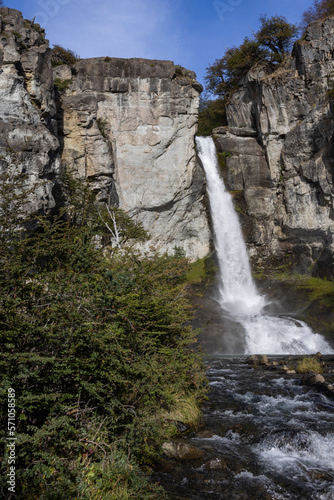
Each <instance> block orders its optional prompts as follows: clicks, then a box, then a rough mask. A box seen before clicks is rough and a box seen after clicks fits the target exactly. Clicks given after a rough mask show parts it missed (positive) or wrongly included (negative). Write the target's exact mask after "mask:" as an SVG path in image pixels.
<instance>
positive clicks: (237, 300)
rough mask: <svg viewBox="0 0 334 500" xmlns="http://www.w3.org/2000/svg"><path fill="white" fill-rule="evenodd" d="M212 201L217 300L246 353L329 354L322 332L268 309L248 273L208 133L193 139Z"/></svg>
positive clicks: (236, 223) (243, 247) (238, 230)
mask: <svg viewBox="0 0 334 500" xmlns="http://www.w3.org/2000/svg"><path fill="white" fill-rule="evenodd" d="M196 142H197V147H198V153H199V157H200V159H201V161H202V164H203V167H204V170H205V174H206V178H207V191H208V195H209V200H210V210H211V218H212V224H213V229H214V240H215V249H216V254H217V259H218V266H219V280H220V281H219V286H218V291H219V296H218V301H219V304H220V306H221V309H222V313H223V314H225V315H227V316H228V317H229V319H230V320H232V321H235V322H237V323H238V324H239V326H240V328H241V329H242V330H243V334H244V342H243V349H244V353H245V354H252V353H259V352H260V353H266V354H303V353H304V354H307V353H315V352H317V351H320V352H322V353H323V354H326V353H327V354H329V353H332V352H333V351H332V349H331V347H330V346H329V345H328V343H327V342H326V341H325V340H324V338H323V337H322V336H321V335H318V334H315V333H314V332H313V331H312V330H311V328H309V327H308V326H307V325H306V324H305V323H304V322H303V321H297V320H294V319H291V318H289V317H277V316H275V315H272V314H268V312H267V311H266V310H267V309H269V307H270V303H269V301H268V300H267V299H266V298H265V297H264V296H262V295H260V294H259V293H258V291H257V289H256V286H255V284H254V281H253V279H252V275H251V269H250V265H249V259H248V254H247V248H246V245H245V242H244V239H243V234H242V231H241V227H240V223H239V220H238V216H237V214H236V212H235V210H234V206H233V201H232V197H231V195H230V194H229V193H228V192H227V191H226V189H225V186H224V183H223V180H222V179H221V177H220V175H219V167H218V163H217V157H216V150H215V145H214V142H213V140H212V138H211V137H198V138H197V139H196Z"/></svg>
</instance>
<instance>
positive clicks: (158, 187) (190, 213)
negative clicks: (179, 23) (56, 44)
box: [0, 7, 209, 260]
mask: <svg viewBox="0 0 334 500" xmlns="http://www.w3.org/2000/svg"><path fill="white" fill-rule="evenodd" d="M0 15H1V22H0V63H1V68H0V102H1V106H0V127H1V137H0V148H1V153H2V156H3V157H4V158H6V157H7V158H8V154H9V149H12V150H15V151H17V152H19V162H20V165H22V168H23V169H24V170H25V171H26V172H27V173H28V175H29V182H30V184H31V185H33V184H34V183H35V182H36V181H38V180H43V181H44V182H43V183H42V184H41V187H38V188H36V190H35V193H34V196H33V197H32V200H31V203H32V209H34V210H41V209H44V210H50V209H52V208H54V207H56V206H57V204H59V203H60V200H61V193H60V188H59V185H60V183H59V179H60V178H61V175H62V173H63V172H64V171H65V170H68V171H71V172H72V173H74V174H75V175H77V176H79V177H81V178H88V179H89V180H90V181H91V183H92V186H93V189H95V190H96V191H97V193H98V198H99V200H100V201H104V202H107V203H111V204H117V205H118V206H119V207H120V208H122V209H124V210H126V211H127V212H128V213H129V214H130V215H131V216H132V217H134V218H135V219H137V220H139V221H141V222H142V223H143V225H144V227H145V228H146V229H147V230H148V231H149V233H150V240H149V241H148V243H147V248H149V247H150V246H153V247H154V248H156V249H158V250H159V251H160V252H164V251H168V252H172V251H173V249H174V247H181V248H183V249H184V251H185V252H186V254H187V255H188V256H189V257H190V258H191V259H192V260H195V259H197V258H201V257H204V256H205V255H206V254H207V253H208V250H209V228H208V223H207V218H206V212H205V207H204V206H203V203H202V202H203V197H204V184H205V183H204V174H203V171H202V169H201V167H200V166H199V165H198V163H197V160H196V154H195V149H194V135H195V133H196V130H197V109H198V103H199V93H200V91H201V87H200V85H199V84H198V83H197V82H196V81H195V74H194V73H192V72H189V71H188V72H187V71H182V70H180V69H179V68H176V67H175V66H174V63H172V62H170V61H156V60H144V59H115V58H110V57H105V58H95V59H86V60H79V61H77V62H76V63H75V64H74V65H72V66H67V65H61V66H57V67H55V68H52V64H51V51H50V49H49V47H48V42H47V40H45V33H44V30H43V29H41V28H40V26H39V25H36V24H33V23H31V22H30V21H27V20H24V19H23V17H22V14H21V13H20V12H18V11H16V10H14V9H8V8H5V7H4V8H1V9H0ZM54 83H55V84H56V85H55V86H54ZM5 167H6V162H5V161H3V164H2V168H3V169H4V168H5Z"/></svg>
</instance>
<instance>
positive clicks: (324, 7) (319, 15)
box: [302, 0, 334, 28]
mask: <svg viewBox="0 0 334 500" xmlns="http://www.w3.org/2000/svg"><path fill="white" fill-rule="evenodd" d="M328 16H334V0H314V1H313V5H312V6H311V7H310V8H308V9H307V10H306V11H305V12H304V13H303V18H302V26H303V27H304V28H306V27H307V25H308V24H310V23H312V22H313V21H317V20H318V19H324V18H326V17H328Z"/></svg>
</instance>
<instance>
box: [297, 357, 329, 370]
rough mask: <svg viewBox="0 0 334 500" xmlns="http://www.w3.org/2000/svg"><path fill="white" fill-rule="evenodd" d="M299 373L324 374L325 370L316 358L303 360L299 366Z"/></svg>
mask: <svg viewBox="0 0 334 500" xmlns="http://www.w3.org/2000/svg"><path fill="white" fill-rule="evenodd" d="M296 372H297V373H307V372H313V373H322V372H323V368H322V366H321V364H320V363H319V361H318V360H317V359H316V358H302V359H301V360H300V361H298V364H297V369H296Z"/></svg>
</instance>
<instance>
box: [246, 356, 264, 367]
mask: <svg viewBox="0 0 334 500" xmlns="http://www.w3.org/2000/svg"><path fill="white" fill-rule="evenodd" d="M246 363H248V364H249V365H252V364H253V365H266V364H267V363H269V358H268V356H266V355H265V354H253V355H252V356H249V358H247V360H246Z"/></svg>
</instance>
